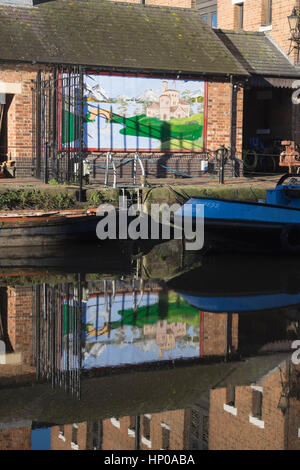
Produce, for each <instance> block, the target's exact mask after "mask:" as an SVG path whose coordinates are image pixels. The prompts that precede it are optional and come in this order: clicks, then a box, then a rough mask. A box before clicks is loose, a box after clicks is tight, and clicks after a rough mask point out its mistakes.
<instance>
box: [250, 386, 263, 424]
mask: <svg viewBox="0 0 300 470" xmlns="http://www.w3.org/2000/svg"><path fill="white" fill-rule="evenodd" d="M262 402H263V393H262V392H261V391H260V390H255V389H253V390H252V416H253V417H254V418H257V419H259V420H261V417H262Z"/></svg>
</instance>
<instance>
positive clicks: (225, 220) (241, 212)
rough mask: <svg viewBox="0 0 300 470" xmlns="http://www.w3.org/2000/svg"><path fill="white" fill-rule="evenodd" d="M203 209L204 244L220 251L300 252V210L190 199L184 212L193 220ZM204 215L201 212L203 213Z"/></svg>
mask: <svg viewBox="0 0 300 470" xmlns="http://www.w3.org/2000/svg"><path fill="white" fill-rule="evenodd" d="M198 205H202V207H203V209H204V212H203V214H204V247H205V248H212V249H215V250H217V251H224V250H228V249H229V250H230V251H248V252H257V251H258V252H275V251H276V252H277V251H283V252H300V209H298V208H293V207H284V206H280V205H274V204H265V203H254V202H244V201H233V200H224V199H212V198H205V197H197V198H191V199H190V200H189V201H188V202H187V203H185V204H184V206H183V207H182V208H181V214H182V215H184V216H185V217H187V218H192V220H193V223H194V224H195V223H196V220H197V219H198V218H199V214H201V210H200V211H199V209H198V208H199V206H198ZM200 216H201V215H200Z"/></svg>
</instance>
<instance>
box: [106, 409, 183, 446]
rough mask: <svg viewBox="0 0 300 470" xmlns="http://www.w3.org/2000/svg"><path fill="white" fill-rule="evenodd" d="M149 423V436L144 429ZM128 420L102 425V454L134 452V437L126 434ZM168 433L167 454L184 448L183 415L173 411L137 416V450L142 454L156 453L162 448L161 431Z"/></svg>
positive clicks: (180, 411)
mask: <svg viewBox="0 0 300 470" xmlns="http://www.w3.org/2000/svg"><path fill="white" fill-rule="evenodd" d="M147 420H149V428H150V436H148V435H147V434H148V431H147V430H146V429H145V424H144V423H145V422H146V421H147ZM130 424H131V420H130V417H129V416H125V417H123V418H120V419H119V420H118V421H115V420H114V419H106V420H104V421H103V447H102V448H103V450H134V448H135V435H134V433H133V432H131V433H130V432H128V429H129V427H130ZM164 429H166V430H168V431H169V448H170V450H182V449H186V448H187V442H188V426H187V411H186V410H175V411H165V412H162V413H153V414H151V415H142V416H140V448H141V449H142V450H150V449H152V450H160V449H162V448H163V430H164Z"/></svg>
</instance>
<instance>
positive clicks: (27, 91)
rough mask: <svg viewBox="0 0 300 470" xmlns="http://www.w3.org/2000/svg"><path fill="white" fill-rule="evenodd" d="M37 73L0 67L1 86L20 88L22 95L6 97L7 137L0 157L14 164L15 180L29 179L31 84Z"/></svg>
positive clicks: (15, 67)
mask: <svg viewBox="0 0 300 470" xmlns="http://www.w3.org/2000/svg"><path fill="white" fill-rule="evenodd" d="M35 77H36V69H35V68H34V67H30V66H28V67H27V66H24V65H21V64H19V65H13V66H10V65H1V66H0V82H4V83H8V84H20V85H21V92H20V93H15V94H13V93H12V94H7V95H6V97H7V100H6V101H7V105H6V112H5V113H6V115H5V121H6V120H7V131H6V132H5V134H6V135H3V134H2V143H1V145H3V146H4V147H1V149H0V155H1V156H2V159H3V157H6V156H7V157H8V158H9V159H13V160H16V167H17V170H16V176H31V164H32V163H31V161H32V160H31V159H32V92H31V89H32V82H31V80H34V79H35Z"/></svg>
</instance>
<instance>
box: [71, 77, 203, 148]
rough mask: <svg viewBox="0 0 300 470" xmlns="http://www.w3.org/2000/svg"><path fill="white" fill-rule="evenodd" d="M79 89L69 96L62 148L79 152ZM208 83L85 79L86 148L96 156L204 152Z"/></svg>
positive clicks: (138, 79) (144, 78) (164, 80)
mask: <svg viewBox="0 0 300 470" xmlns="http://www.w3.org/2000/svg"><path fill="white" fill-rule="evenodd" d="M78 96H79V92H78V89H77V88H76V87H73V88H71V92H70V91H69V89H68V88H67V87H66V89H65V91H64V93H63V106H62V107H63V116H62V122H63V126H62V146H71V147H77V144H78V142H77V140H78V137H79V128H78V112H79V111H78V110H79V108H80V106H78ZM204 103H205V83H204V82H203V81H193V80H184V79H159V78H150V77H140V76H127V75H104V74H92V75H85V77H84V146H85V149H86V150H90V151H136V150H140V151H152V152H155V151H158V152H160V151H179V152H180V151H188V152H191V151H199V150H202V149H203V145H204V138H205V136H204V130H205V106H204Z"/></svg>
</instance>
